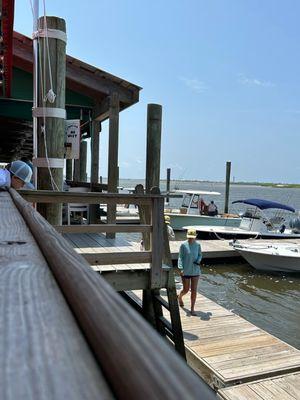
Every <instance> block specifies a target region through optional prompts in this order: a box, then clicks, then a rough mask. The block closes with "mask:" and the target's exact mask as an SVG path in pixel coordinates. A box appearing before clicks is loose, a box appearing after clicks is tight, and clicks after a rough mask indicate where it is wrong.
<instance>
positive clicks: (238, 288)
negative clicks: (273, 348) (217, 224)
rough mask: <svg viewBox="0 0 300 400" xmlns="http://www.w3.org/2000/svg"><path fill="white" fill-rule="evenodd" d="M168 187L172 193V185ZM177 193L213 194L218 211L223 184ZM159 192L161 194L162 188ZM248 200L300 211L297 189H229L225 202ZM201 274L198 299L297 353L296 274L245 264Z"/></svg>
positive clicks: (299, 287) (299, 307) (299, 290)
mask: <svg viewBox="0 0 300 400" xmlns="http://www.w3.org/2000/svg"><path fill="white" fill-rule="evenodd" d="M137 183H143V182H142V181H131V180H129V181H121V182H120V184H121V185H122V186H124V187H133V186H135V184H137ZM171 187H172V188H174V184H173V185H171ZM179 188H180V189H182V190H184V189H194V190H211V191H218V192H220V193H221V194H222V195H221V196H214V198H213V200H214V201H215V203H216V204H217V206H218V208H219V210H222V209H223V207H224V193H225V185H224V184H223V183H200V182H180V183H179ZM161 189H162V190H164V189H165V183H164V182H163V183H162V185H161ZM251 197H252V198H253V197H254V198H255V197H256V198H262V199H267V200H273V201H278V202H282V203H284V204H289V205H291V206H293V207H294V208H295V209H296V210H300V189H287V188H270V187H260V186H247V185H243V186H240V185H236V186H235V185H233V186H232V187H231V191H230V201H234V200H239V199H246V198H251ZM207 200H211V199H209V198H208V199H207ZM171 202H172V203H171V204H173V205H174V206H175V205H177V206H178V204H179V203H180V200H179V199H172V200H171ZM243 209H245V208H244V206H243V205H240V206H239V207H237V206H235V207H233V206H231V207H230V212H240V211H242V210H243ZM176 236H178V235H176ZM202 272H203V273H202V276H201V279H200V283H199V291H200V292H201V293H203V294H204V295H205V296H207V297H209V298H210V299H212V300H214V301H215V302H217V303H218V304H220V305H222V306H223V307H225V308H227V309H229V310H232V311H233V312H235V313H236V314H238V315H240V316H242V317H244V318H245V319H247V320H248V321H250V322H252V323H254V324H255V325H256V326H258V327H260V328H262V329H264V330H266V331H267V332H269V333H271V334H273V335H275V336H276V337H278V338H280V339H282V340H284V341H285V342H287V343H289V344H291V345H292V346H294V347H296V348H298V349H300V335H299V326H300V274H286V273H278V274H269V273H268V274H264V273H260V272H257V271H256V270H254V269H253V268H252V267H251V266H250V265H248V264H247V263H239V264H224V265H220V264H218V265H206V266H203V268H202Z"/></svg>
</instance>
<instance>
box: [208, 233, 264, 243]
mask: <svg viewBox="0 0 300 400" xmlns="http://www.w3.org/2000/svg"><path fill="white" fill-rule="evenodd" d="M210 232H212V233H214V234H215V236H216V237H217V238H218V239H219V240H223V241H224V242H227V239H224V238H222V237H221V236H219V235H218V234H217V232H214V231H213V230H211V231H210ZM245 233H246V232H245ZM249 233H250V232H249ZM258 236H259V233H257V234H256V235H255V236H254V237H253V238H249V239H248V240H255V239H257V238H258ZM259 239H261V238H259Z"/></svg>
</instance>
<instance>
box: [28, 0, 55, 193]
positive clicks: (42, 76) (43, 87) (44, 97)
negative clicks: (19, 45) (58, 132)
mask: <svg viewBox="0 0 300 400" xmlns="http://www.w3.org/2000/svg"><path fill="white" fill-rule="evenodd" d="M30 2H31V4H32V1H31V0H30ZM43 3H44V17H43V18H44V25H45V26H44V28H45V31H46V32H47V19H46V4H45V0H44V1H43ZM46 35H47V33H46ZM45 39H46V41H45V46H44V51H43V57H44V64H43V67H44V68H42V54H41V51H40V44H41V40H42V39H41V38H40V37H38V39H37V40H38V47H39V51H38V54H39V72H40V76H39V81H40V86H41V95H42V96H41V97H42V102H43V108H44V107H46V103H47V100H48V101H49V102H51V103H53V102H54V101H55V97H56V95H55V94H54V92H53V89H52V88H53V86H52V84H53V83H52V71H51V60H50V52H49V42H48V37H47V36H46V38H45ZM45 39H44V40H45ZM46 50H47V54H46ZM47 56H48V73H49V80H50V87H51V88H50V90H49V91H48V93H47V95H45V91H46V58H47ZM50 92H52V93H53V94H54V96H55V97H54V99H53V96H52V94H51V93H50ZM49 93H50V96H48V94H49ZM49 97H50V98H49ZM51 99H53V101H50V100H51ZM42 119H43V125H42V126H41V133H42V135H43V141H44V149H45V158H46V161H47V169H48V172H49V176H50V183H51V187H52V190H53V191H59V190H60V189H59V187H58V186H57V184H56V182H55V180H54V178H53V175H52V171H51V167H50V162H49V156H48V148H47V138H46V136H47V122H46V116H45V113H44V112H43V116H42Z"/></svg>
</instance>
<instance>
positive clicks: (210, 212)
mask: <svg viewBox="0 0 300 400" xmlns="http://www.w3.org/2000/svg"><path fill="white" fill-rule="evenodd" d="M208 215H209V216H210V217H214V216H215V215H218V209H217V206H216V205H215V203H214V201H213V200H212V201H211V202H210V203H209V205H208Z"/></svg>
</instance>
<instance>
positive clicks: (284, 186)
mask: <svg viewBox="0 0 300 400" xmlns="http://www.w3.org/2000/svg"><path fill="white" fill-rule="evenodd" d="M120 180H126V181H141V180H143V179H142V178H137V179H132V178H120ZM160 181H161V182H166V179H161V180H160ZM171 182H172V183H174V182H193V183H223V184H225V182H222V181H205V180H203V181H202V180H198V179H171ZM230 185H237V186H238V185H245V186H263V187H272V188H279V189H299V188H300V184H298V183H273V182H231V183H230Z"/></svg>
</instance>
